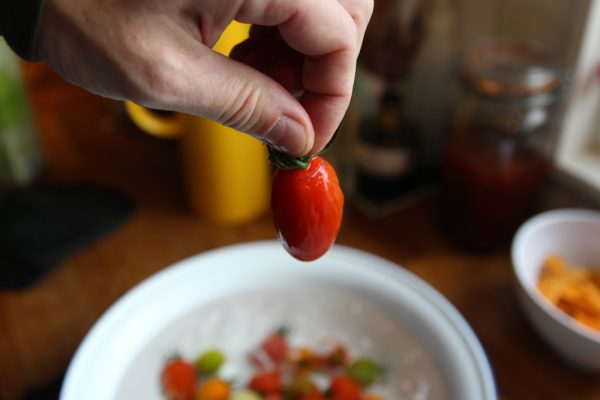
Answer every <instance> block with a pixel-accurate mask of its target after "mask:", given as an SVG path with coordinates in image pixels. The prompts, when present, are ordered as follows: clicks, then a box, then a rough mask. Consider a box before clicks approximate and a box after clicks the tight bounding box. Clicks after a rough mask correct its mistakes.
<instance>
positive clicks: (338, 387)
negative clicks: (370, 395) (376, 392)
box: [330, 375, 363, 400]
mask: <svg viewBox="0 0 600 400" xmlns="http://www.w3.org/2000/svg"><path fill="white" fill-rule="evenodd" d="M330 391H331V398H332V399H334V400H361V399H362V395H363V393H362V387H361V386H360V385H359V384H358V383H357V382H355V381H354V380H352V379H351V378H349V377H347V376H341V375H340V376H336V377H335V378H333V379H332V381H331V387H330Z"/></svg>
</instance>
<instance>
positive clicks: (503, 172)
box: [441, 41, 560, 250]
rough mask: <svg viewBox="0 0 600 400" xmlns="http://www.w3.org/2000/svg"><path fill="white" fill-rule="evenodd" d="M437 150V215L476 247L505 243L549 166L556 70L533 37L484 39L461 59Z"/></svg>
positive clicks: (530, 207)
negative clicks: (446, 133) (450, 114)
mask: <svg viewBox="0 0 600 400" xmlns="http://www.w3.org/2000/svg"><path fill="white" fill-rule="evenodd" d="M461 75H462V76H461V78H462V79H461V90H460V95H459V99H458V102H457V103H456V104H457V107H456V110H455V113H454V119H453V125H452V129H451V136H450V138H449V140H448V142H447V143H446V146H445V149H444V154H443V180H442V182H443V183H442V196H441V199H442V211H443V213H442V216H443V222H444V225H445V227H446V228H447V230H448V231H449V232H450V234H451V235H452V237H453V238H454V239H456V240H458V241H459V242H460V243H461V244H463V245H466V246H467V247H469V248H472V249H476V250H490V249H494V248H498V247H501V246H503V245H507V244H508V243H509V242H510V240H511V238H512V235H513V234H514V232H515V230H516V229H517V228H518V226H519V225H520V224H521V223H522V222H523V221H524V220H525V219H526V218H528V217H529V216H530V215H531V214H532V213H533V212H535V210H536V206H537V204H538V200H539V198H540V195H541V193H542V191H543V188H544V186H545V183H546V181H547V177H548V173H549V171H550V167H551V159H550V156H551V154H550V151H551V148H552V142H553V138H552V133H553V122H554V119H555V118H554V117H555V114H556V112H555V108H556V103H557V98H558V94H559V87H560V76H559V72H558V71H557V70H556V69H555V68H553V67H552V63H551V61H550V58H549V55H548V53H547V52H546V51H545V50H544V49H543V48H542V47H541V46H539V45H537V44H533V43H508V42H499V41H490V42H488V43H485V44H483V45H481V46H479V47H477V48H476V49H474V50H473V51H471V52H470V53H468V55H467V57H466V58H465V60H464V63H463V65H462V73H461Z"/></svg>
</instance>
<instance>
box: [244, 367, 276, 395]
mask: <svg viewBox="0 0 600 400" xmlns="http://www.w3.org/2000/svg"><path fill="white" fill-rule="evenodd" d="M248 387H249V388H250V389H252V390H254V391H257V392H259V393H262V394H263V395H265V394H273V393H276V394H278V393H280V392H281V375H280V374H279V371H271V372H263V373H259V374H257V375H254V377H253V378H252V380H250V384H249V385H248Z"/></svg>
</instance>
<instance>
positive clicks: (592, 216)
mask: <svg viewBox="0 0 600 400" xmlns="http://www.w3.org/2000/svg"><path fill="white" fill-rule="evenodd" d="M590 220H593V221H595V222H597V223H598V224H600V212H598V211H594V210H587V209H579V208H569V209H564V208H563V209H558V210H551V211H546V212H543V213H540V214H538V215H536V216H534V217H532V218H530V219H529V220H528V221H526V222H525V223H524V224H523V225H522V226H521V227H520V228H519V230H518V231H517V233H516V235H515V239H514V241H513V244H512V263H513V267H514V271H515V275H516V276H517V280H518V281H519V285H520V286H521V287H522V288H523V289H524V290H525V292H526V293H527V294H528V296H529V297H530V298H531V299H532V300H533V301H534V302H535V303H536V304H537V305H538V306H539V307H540V308H541V309H542V310H544V311H545V312H546V313H548V314H549V315H550V316H552V317H553V318H555V319H556V320H557V321H558V322H559V323H560V324H561V325H563V326H564V327H566V328H567V329H571V330H573V331H575V332H576V333H578V334H579V335H581V336H583V337H585V338H586V339H588V340H590V341H592V342H595V343H597V344H599V345H600V333H597V332H596V331H595V330H593V329H591V328H586V327H585V326H583V325H582V324H580V323H578V322H577V321H575V320H574V319H573V318H572V317H571V316H569V315H568V314H567V313H565V312H563V311H562V310H560V309H559V308H558V307H556V306H555V305H553V304H552V303H550V302H549V301H548V300H547V299H545V298H544V296H543V295H542V294H541V293H540V291H539V290H538V289H537V287H536V286H535V285H528V284H526V283H525V282H526V279H525V276H524V274H525V272H524V266H523V264H524V262H523V261H522V259H523V257H524V253H525V252H526V251H527V249H526V248H525V247H526V246H525V243H526V242H527V238H528V237H529V236H530V235H531V234H533V233H534V232H536V231H537V230H539V229H541V228H543V227H545V226H548V225H552V224H556V223H558V222H564V221H586V222H589V221H590ZM598 245H599V246H600V243H599V244H598Z"/></svg>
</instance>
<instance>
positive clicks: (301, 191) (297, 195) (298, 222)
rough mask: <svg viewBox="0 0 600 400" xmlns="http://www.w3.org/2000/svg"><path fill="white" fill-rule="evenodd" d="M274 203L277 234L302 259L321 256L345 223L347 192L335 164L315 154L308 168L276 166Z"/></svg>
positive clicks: (292, 252)
mask: <svg viewBox="0 0 600 400" xmlns="http://www.w3.org/2000/svg"><path fill="white" fill-rule="evenodd" d="M271 207H272V210H273V220H274V223H275V229H276V230H277V236H278V237H279V240H280V241H281V242H282V244H283V246H284V247H285V249H286V250H287V251H288V252H289V253H290V254H291V255H292V256H294V257H296V258H297V259H299V260H302V261H311V260H315V259H317V258H319V257H321V256H322V255H323V254H325V253H326V252H327V250H329V248H330V247H331V246H332V245H333V242H334V241H335V239H336V237H337V234H338V232H339V230H340V226H341V224H342V213H343V208H344V194H343V193H342V190H341V189H340V183H339V181H338V178H337V175H336V173H335V170H334V169H333V167H332V166H331V165H330V164H329V163H328V162H327V161H326V160H325V159H323V158H321V157H319V156H316V157H314V158H313V159H312V160H311V161H310V164H309V166H308V168H306V169H302V168H298V169H291V170H284V169H277V170H276V172H275V176H274V179H273V188H272V192H271Z"/></svg>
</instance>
